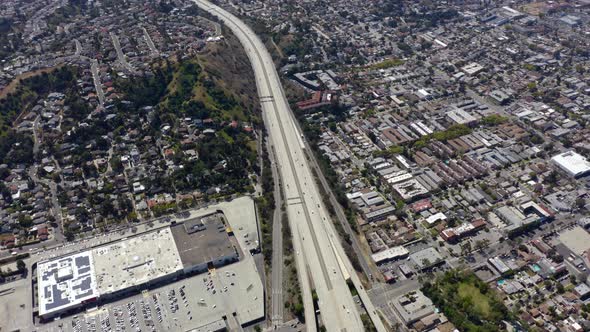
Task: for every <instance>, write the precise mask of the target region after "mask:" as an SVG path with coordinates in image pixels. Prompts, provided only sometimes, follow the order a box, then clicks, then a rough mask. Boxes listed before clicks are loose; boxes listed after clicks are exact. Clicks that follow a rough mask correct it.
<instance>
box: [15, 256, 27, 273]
mask: <svg viewBox="0 0 590 332" xmlns="http://www.w3.org/2000/svg"><path fill="white" fill-rule="evenodd" d="M16 268H17V270H18V272H20V273H23V272H25V271H26V270H27V266H26V264H25V262H23V260H22V259H19V260H17V261H16Z"/></svg>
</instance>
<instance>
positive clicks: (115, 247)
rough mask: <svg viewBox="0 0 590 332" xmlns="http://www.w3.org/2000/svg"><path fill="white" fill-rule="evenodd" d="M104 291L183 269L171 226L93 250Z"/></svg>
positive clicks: (134, 284)
mask: <svg viewBox="0 0 590 332" xmlns="http://www.w3.org/2000/svg"><path fill="white" fill-rule="evenodd" d="M92 252H93V256H94V267H95V270H96V277H97V285H98V290H99V292H100V294H101V295H104V294H109V293H114V292H117V291H119V290H122V289H125V288H128V287H132V286H137V285H141V284H143V283H146V282H149V281H151V280H154V279H157V278H160V277H163V276H166V275H169V274H172V273H175V272H177V271H179V270H182V263H181V261H180V255H179V253H178V249H177V248H176V243H175V242H174V238H173V236H172V232H171V231H170V228H163V229H160V230H157V231H152V232H148V233H144V234H142V235H139V236H134V237H132V238H129V239H125V240H123V241H120V242H116V243H113V244H111V245H107V246H102V247H97V248H94V249H93V250H92Z"/></svg>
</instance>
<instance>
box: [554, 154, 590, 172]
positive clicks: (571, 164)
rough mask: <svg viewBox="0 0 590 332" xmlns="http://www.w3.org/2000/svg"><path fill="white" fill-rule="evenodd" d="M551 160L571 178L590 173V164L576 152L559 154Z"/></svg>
mask: <svg viewBox="0 0 590 332" xmlns="http://www.w3.org/2000/svg"><path fill="white" fill-rule="evenodd" d="M551 160H552V161H553V162H554V163H555V164H556V165H557V166H559V168H561V169H563V170H564V171H566V172H567V173H568V174H570V175H571V176H574V177H578V176H582V175H585V174H587V173H590V162H588V160H587V159H586V158H585V157H584V156H582V155H580V154H578V153H576V152H574V151H568V152H564V153H561V154H558V155H557V156H554V157H553V158H551Z"/></svg>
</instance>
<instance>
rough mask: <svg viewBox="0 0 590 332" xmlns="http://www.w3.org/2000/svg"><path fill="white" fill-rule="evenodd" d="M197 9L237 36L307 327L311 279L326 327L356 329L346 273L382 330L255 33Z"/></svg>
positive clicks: (224, 15) (222, 14) (219, 12)
mask: <svg viewBox="0 0 590 332" xmlns="http://www.w3.org/2000/svg"><path fill="white" fill-rule="evenodd" d="M194 1H195V3H196V4H197V5H198V6H199V7H201V8H202V9H203V10H206V11H208V12H209V13H211V14H213V15H215V16H217V17H219V18H220V19H221V20H222V21H223V22H224V23H225V24H226V26H227V27H228V28H230V29H231V30H232V32H233V33H234V34H235V35H236V36H237V37H238V39H239V40H240V42H241V43H242V45H243V46H244V49H245V51H246V53H247V54H248V57H249V58H250V61H251V64H252V67H253V69H254V73H255V77H256V83H257V84H256V85H257V88H258V93H259V97H260V101H261V104H262V110H263V115H264V116H265V123H266V125H267V128H268V130H269V137H270V140H271V143H272V145H273V146H274V150H275V151H276V156H275V157H276V161H277V164H278V166H279V173H280V176H281V180H282V181H281V182H282V183H283V188H282V189H283V191H284V194H285V195H284V197H285V203H286V204H287V214H288V217H289V224H290V227H291V232H292V234H293V244H294V249H295V251H296V264H297V267H298V274H299V278H300V281H301V285H302V297H303V302H304V308H305V318H306V327H307V330H308V331H313V330H315V329H316V325H315V324H313V320H314V318H315V312H314V309H313V302H312V299H311V283H312V282H313V286H314V289H315V291H316V293H317V296H318V299H319V300H318V306H319V309H320V311H321V316H322V318H323V319H322V320H323V324H324V326H325V327H326V329H327V330H328V331H362V330H363V324H362V321H361V319H360V313H359V312H358V310H357V307H356V305H355V303H354V300H353V298H352V294H351V293H350V291H349V290H348V286H347V284H346V277H347V276H350V277H351V279H352V280H353V282H354V283H355V285H356V284H358V285H359V286H357V288H359V287H360V288H359V292H360V293H361V294H360V295H361V299H363V303H365V305H366V306H367V308H368V312H369V314H370V315H371V317H372V318H373V320H374V323H375V325H376V326H377V328H378V330H380V331H384V330H385V328H384V326H383V324H382V323H381V321H380V319H379V318H378V315H377V313H376V311H375V309H374V308H373V306H372V304H371V303H370V300H369V299H368V296H367V295H366V292H365V291H364V288H363V287H362V285H361V284H360V280H358V279H359V278H358V276H357V275H356V274H355V273H354V270H353V269H352V267H351V264H350V261H349V260H348V258H347V257H346V255H345V254H344V250H343V249H342V246H341V245H340V240H339V239H338V237H337V235H336V232H335V230H334V226H333V225H332V222H331V221H330V219H329V214H328V212H327V211H326V209H325V207H324V206H323V203H322V201H321V197H320V194H319V189H318V187H317V185H316V183H315V181H314V178H313V175H312V173H311V167H310V165H309V162H308V160H307V157H306V155H305V151H304V150H305V146H304V142H303V139H302V134H301V132H300V131H299V130H298V128H297V126H296V124H295V122H294V119H293V118H292V116H291V113H290V112H291V110H290V108H289V104H288V102H287V99H286V97H285V94H284V91H283V89H282V85H281V82H280V79H279V76H278V74H277V72H276V69H275V67H274V63H273V62H272V59H271V57H270V54H269V53H268V51H267V50H266V48H265V47H264V44H263V43H262V42H261V41H260V39H259V38H258V37H257V36H256V34H255V33H254V32H253V31H252V30H251V29H250V28H248V27H247V26H246V25H245V24H244V23H243V22H241V21H240V20H239V19H238V18H236V17H235V16H233V15H231V14H229V13H228V12H226V11H225V10H223V9H221V8H219V7H217V6H215V5H212V4H211V3H209V2H207V1H205V0H194Z"/></svg>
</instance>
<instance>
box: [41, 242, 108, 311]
mask: <svg viewBox="0 0 590 332" xmlns="http://www.w3.org/2000/svg"><path fill="white" fill-rule="evenodd" d="M37 290H38V293H39V296H38V298H39V315H40V316H45V315H47V314H51V313H53V312H56V311H60V310H63V309H64V308H69V307H75V306H77V305H79V304H81V303H83V302H85V301H88V300H91V299H94V298H97V297H98V289H97V285H96V278H95V276H94V268H93V259H92V254H91V253H90V252H89V251H84V252H81V253H76V254H73V255H69V256H65V257H62V258H58V259H54V260H50V261H45V262H41V263H39V264H38V266H37Z"/></svg>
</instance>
